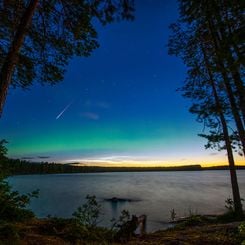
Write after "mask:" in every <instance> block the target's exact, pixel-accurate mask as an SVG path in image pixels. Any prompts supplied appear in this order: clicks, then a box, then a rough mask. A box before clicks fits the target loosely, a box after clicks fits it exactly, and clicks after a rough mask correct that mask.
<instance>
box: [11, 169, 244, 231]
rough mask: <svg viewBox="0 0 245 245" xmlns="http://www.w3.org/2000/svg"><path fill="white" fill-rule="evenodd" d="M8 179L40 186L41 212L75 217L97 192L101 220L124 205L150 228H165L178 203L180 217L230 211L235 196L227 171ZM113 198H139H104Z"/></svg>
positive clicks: (37, 205) (18, 185)
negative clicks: (115, 200)
mask: <svg viewBox="0 0 245 245" xmlns="http://www.w3.org/2000/svg"><path fill="white" fill-rule="evenodd" d="M237 174H238V181H239V185H240V193H241V197H243V198H245V170H239V171H237ZM8 181H9V183H10V185H11V186H12V187H13V189H14V190H18V191H19V192H20V193H26V192H31V191H33V190H35V189H40V195H39V198H38V199H33V201H32V202H31V204H30V208H31V209H32V210H33V211H34V212H35V214H36V215H37V216H38V217H46V216H47V215H52V216H61V217H70V216H71V214H72V213H73V212H74V211H75V210H76V208H77V207H78V206H80V205H81V204H83V203H84V201H85V197H86V195H87V194H89V195H95V196H96V197H97V200H98V201H99V202H100V203H101V205H102V212H103V216H102V217H101V219H102V222H101V225H105V226H109V225H110V220H111V219H112V218H113V217H114V218H117V217H118V216H119V215H120V212H121V211H122V210H123V209H125V210H128V211H129V212H130V214H136V215H141V214H146V215H147V230H148V231H154V230H157V229H162V228H164V227H166V226H167V222H168V221H170V211H171V210H172V209H173V208H174V209H175V212H176V214H177V217H182V216H186V215H188V214H189V213H198V214H217V213H221V212H223V211H225V207H224V205H225V200H226V199H227V198H228V197H232V192H231V184H230V175H229V171H226V170H224V171H223V170H222V171H221V170H220V171H177V172H129V173H128V172H127V173H126V172H125V173H121V172H116V173H89V174H87V173H86V174H53V175H19V176H13V177H9V178H8ZM112 197H118V198H128V199H133V200H134V201H133V202H123V203H111V202H108V201H105V200H104V199H107V198H112Z"/></svg>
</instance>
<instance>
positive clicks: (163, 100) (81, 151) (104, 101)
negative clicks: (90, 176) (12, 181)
mask: <svg viewBox="0 0 245 245" xmlns="http://www.w3.org/2000/svg"><path fill="white" fill-rule="evenodd" d="M135 7H136V13H135V20H134V21H133V22H120V23H113V24H111V25H108V26H106V27H101V26H99V25H97V30H98V34H99V42H100V48H98V49H97V50H95V51H94V52H93V54H92V55H91V56H90V57H89V58H83V57H77V58H74V59H72V60H71V61H70V63H69V66H68V67H67V72H66V74H65V79H64V81H63V82H61V83H59V84H57V85H55V86H49V85H45V86H41V85H39V84H34V85H33V86H32V87H30V88H29V89H28V90H25V91H23V90H21V89H19V88H18V89H11V90H10V91H9V95H8V98H7V101H6V104H5V108H4V113H3V116H2V118H1V120H0V135H1V138H5V139H6V140H8V141H9V144H8V149H9V152H8V155H9V157H20V158H29V159H32V160H34V161H43V160H45V161H50V162H51V161H57V162H73V161H80V162H83V163H86V164H92V165H113V166H118V165H120V166H146V165H147V166H148V165H150V166H159V165H163V166H165V165H186V164H202V165H205V164H208V165H209V164H227V160H226V155H225V152H222V153H217V152H216V151H211V150H205V149H204V143H205V140H204V139H201V138H200V137H198V136H197V134H198V133H201V132H202V128H203V126H202V125H201V124H198V123H197V122H196V121H195V116H194V115H191V114H190V113H189V112H188V107H189V105H190V102H189V101H187V100H185V99H184V98H182V97H181V94H180V93H179V92H176V89H177V88H178V87H180V86H181V84H182V83H183V81H184V79H185V71H186V69H185V67H184V65H183V64H182V62H181V60H179V59H177V58H175V57H171V56H169V55H168V52H167V42H168V37H169V34H170V32H169V29H168V27H169V25H170V23H172V22H174V21H176V19H177V18H178V7H177V2H175V1H173V0H168V1H163V0H154V1H150V0H138V1H136V5H135ZM242 161H243V159H242V158H241V157H237V163H240V164H241V163H243V164H245V162H244V161H243V162H242Z"/></svg>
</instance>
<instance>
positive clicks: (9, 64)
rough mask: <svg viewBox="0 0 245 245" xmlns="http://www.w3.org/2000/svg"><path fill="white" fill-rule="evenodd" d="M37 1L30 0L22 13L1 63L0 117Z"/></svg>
mask: <svg viewBox="0 0 245 245" xmlns="http://www.w3.org/2000/svg"><path fill="white" fill-rule="evenodd" d="M37 4H38V0H31V1H30V3H29V6H28V7H27V8H26V11H25V12H24V14H23V16H22V18H21V20H20V23H19V26H18V28H17V30H16V33H15V36H14V40H13V42H12V44H11V47H10V49H9V52H8V54H7V56H6V58H5V61H4V63H3V66H2V69H1V73H0V116H1V114H2V111H3V107H4V103H5V99H6V96H7V92H8V88H9V85H10V84H11V79H12V75H13V73H14V69H15V66H16V62H17V59H18V54H19V51H20V49H21V46H22V45H23V42H24V39H25V36H26V31H27V28H28V27H29V26H30V24H31V22H32V17H33V15H34V13H35V9H36V7H37Z"/></svg>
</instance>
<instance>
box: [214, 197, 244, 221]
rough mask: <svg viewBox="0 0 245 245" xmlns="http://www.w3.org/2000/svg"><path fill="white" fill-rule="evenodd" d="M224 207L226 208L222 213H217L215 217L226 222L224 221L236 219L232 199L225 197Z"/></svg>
mask: <svg viewBox="0 0 245 245" xmlns="http://www.w3.org/2000/svg"><path fill="white" fill-rule="evenodd" d="M243 201H244V199H243V198H241V202H243ZM225 208H226V209H227V211H226V212H225V213H224V214H222V215H219V216H218V217H217V221H218V222H222V223H226V222H232V221H234V220H237V216H236V213H235V207H234V201H233V200H232V199H231V198H227V199H226V200H225Z"/></svg>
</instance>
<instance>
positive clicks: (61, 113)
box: [55, 102, 73, 120]
mask: <svg viewBox="0 0 245 245" xmlns="http://www.w3.org/2000/svg"><path fill="white" fill-rule="evenodd" d="M72 103H73V102H71V103H70V104H68V105H67V106H66V107H65V108H64V109H63V110H62V111H61V112H60V113H59V115H58V116H57V117H56V118H55V119H56V120H57V119H59V118H60V117H61V116H62V115H63V113H64V112H65V111H66V110H67V109H68V108H69V107H70V106H71V104H72Z"/></svg>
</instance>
